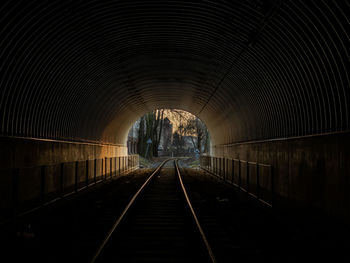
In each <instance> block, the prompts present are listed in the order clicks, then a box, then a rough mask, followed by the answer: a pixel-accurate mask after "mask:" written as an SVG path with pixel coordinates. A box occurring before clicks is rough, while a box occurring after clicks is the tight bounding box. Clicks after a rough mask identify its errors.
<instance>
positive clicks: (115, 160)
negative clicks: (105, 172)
mask: <svg viewBox="0 0 350 263" xmlns="http://www.w3.org/2000/svg"><path fill="white" fill-rule="evenodd" d="M114 176H117V157H114Z"/></svg>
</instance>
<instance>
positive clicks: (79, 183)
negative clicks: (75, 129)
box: [0, 155, 139, 223]
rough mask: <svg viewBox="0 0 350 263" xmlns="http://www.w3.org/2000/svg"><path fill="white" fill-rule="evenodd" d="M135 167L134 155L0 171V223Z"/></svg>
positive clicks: (135, 159)
mask: <svg viewBox="0 0 350 263" xmlns="http://www.w3.org/2000/svg"><path fill="white" fill-rule="evenodd" d="M138 166H139V156H138V155H128V156H119V157H111V158H110V157H108V158H107V157H106V158H103V159H92V160H83V161H74V162H63V163H58V164H52V165H42V166H35V167H25V168H19V169H0V209H1V211H2V213H1V215H0V223H6V222H9V221H12V220H15V219H16V218H17V217H18V216H21V215H24V214H27V213H29V212H31V211H33V210H36V209H38V208H40V207H43V206H45V205H47V204H50V203H52V202H55V201H57V200H59V199H62V198H64V197H67V196H69V195H71V194H74V193H77V192H79V191H81V190H83V189H86V188H88V187H90V186H92V185H96V184H98V183H100V182H105V181H108V180H110V179H112V178H114V177H116V176H119V175H122V174H124V173H128V172H130V171H132V170H134V169H136V168H138Z"/></svg>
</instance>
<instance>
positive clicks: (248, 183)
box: [247, 161, 250, 193]
mask: <svg viewBox="0 0 350 263" xmlns="http://www.w3.org/2000/svg"><path fill="white" fill-rule="evenodd" d="M249 190H250V189H249V162H248V161H247V193H249Z"/></svg>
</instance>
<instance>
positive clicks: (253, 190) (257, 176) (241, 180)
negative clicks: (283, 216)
mask: <svg viewBox="0 0 350 263" xmlns="http://www.w3.org/2000/svg"><path fill="white" fill-rule="evenodd" d="M200 166H201V168H202V169H204V170H206V171H208V172H210V173H211V174H213V175H215V176H216V177H218V178H220V179H222V180H224V181H225V182H227V183H229V184H232V185H234V186H236V187H237V188H238V189H240V190H242V191H244V192H246V193H247V194H249V195H250V196H252V197H254V198H256V199H258V200H259V201H261V202H263V203H264V204H266V205H268V206H270V207H272V204H273V198H274V178H273V167H272V165H269V164H263V163H258V162H249V161H245V160H240V159H230V158H223V157H214V156H206V155H202V156H200Z"/></svg>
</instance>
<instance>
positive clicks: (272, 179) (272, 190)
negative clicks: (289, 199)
mask: <svg viewBox="0 0 350 263" xmlns="http://www.w3.org/2000/svg"><path fill="white" fill-rule="evenodd" d="M270 170H271V205H272V206H273V205H274V202H275V189H274V170H273V167H272V165H271V166H270Z"/></svg>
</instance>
